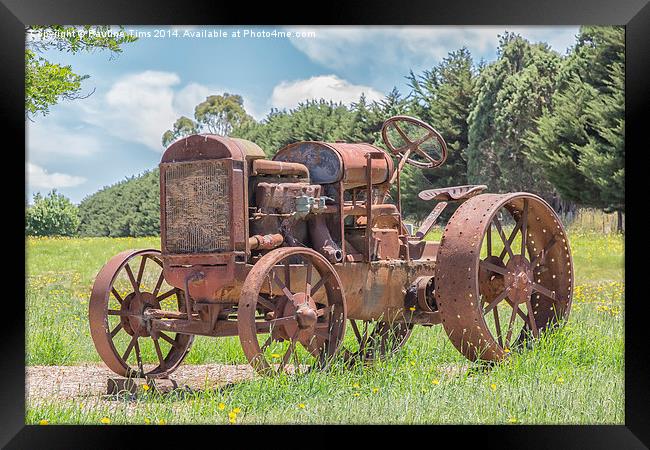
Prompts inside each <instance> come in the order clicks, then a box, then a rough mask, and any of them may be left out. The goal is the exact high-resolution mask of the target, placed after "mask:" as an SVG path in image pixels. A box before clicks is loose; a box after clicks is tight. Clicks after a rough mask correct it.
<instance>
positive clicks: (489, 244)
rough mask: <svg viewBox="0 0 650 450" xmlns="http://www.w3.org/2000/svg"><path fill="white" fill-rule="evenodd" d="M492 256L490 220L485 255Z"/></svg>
mask: <svg viewBox="0 0 650 450" xmlns="http://www.w3.org/2000/svg"><path fill="white" fill-rule="evenodd" d="M490 256H492V222H490V223H488V229H487V257H488V258H489V257H490Z"/></svg>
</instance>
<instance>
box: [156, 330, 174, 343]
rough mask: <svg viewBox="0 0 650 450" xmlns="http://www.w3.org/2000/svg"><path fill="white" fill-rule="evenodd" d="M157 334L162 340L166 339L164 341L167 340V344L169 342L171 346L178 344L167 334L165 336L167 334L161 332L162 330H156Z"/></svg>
mask: <svg viewBox="0 0 650 450" xmlns="http://www.w3.org/2000/svg"><path fill="white" fill-rule="evenodd" d="M158 336H160V337H161V338H162V340H163V341H166V342H167V343H168V344H170V345H171V346H172V347H176V346H177V345H178V344H177V343H176V341H175V340H174V339H172V338H170V337H169V336H167V335H166V334H165V333H163V332H162V331H159V332H158Z"/></svg>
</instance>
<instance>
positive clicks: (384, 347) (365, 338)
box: [344, 320, 413, 363]
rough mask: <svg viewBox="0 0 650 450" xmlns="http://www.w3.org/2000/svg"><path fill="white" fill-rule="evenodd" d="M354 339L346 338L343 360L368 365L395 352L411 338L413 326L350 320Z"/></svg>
mask: <svg viewBox="0 0 650 450" xmlns="http://www.w3.org/2000/svg"><path fill="white" fill-rule="evenodd" d="M349 322H350V327H351V329H352V331H353V333H354V339H351V338H348V341H350V343H349V344H348V343H346V345H345V350H344V358H345V360H347V361H349V362H354V361H361V362H363V363H369V362H372V361H375V360H376V359H380V358H383V357H385V356H389V355H392V354H394V353H395V352H397V351H398V350H399V349H400V348H401V347H402V346H403V345H404V344H405V343H406V341H407V340H408V338H409V337H410V336H411V331H412V330H413V324H408V323H405V322H397V321H395V322H391V323H389V322H387V321H383V320H376V321H368V320H362V321H358V320H350V321H349Z"/></svg>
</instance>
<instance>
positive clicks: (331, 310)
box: [89, 116, 572, 377]
mask: <svg viewBox="0 0 650 450" xmlns="http://www.w3.org/2000/svg"><path fill="white" fill-rule="evenodd" d="M404 124H410V125H416V126H419V127H421V128H422V129H423V130H424V132H425V133H424V135H422V136H421V137H417V136H415V137H413V136H412V135H411V134H407V133H406V132H404V130H402V128H401V127H402V126H404ZM389 127H392V128H391V129H393V131H396V132H397V133H398V136H399V137H400V139H401V141H402V144H403V145H401V146H397V145H394V144H391V143H390V142H387V145H388V147H389V148H391V149H392V151H393V152H394V154H395V155H396V157H397V159H398V163H397V164H394V162H393V159H392V157H391V156H390V155H389V153H386V152H384V151H383V150H381V149H380V148H378V147H375V146H373V145H370V144H347V143H340V142H336V143H326V142H318V141H308V142H298V143H295V144H291V145H288V146H286V147H284V148H282V149H280V150H279V151H278V152H277V153H276V155H275V157H274V158H273V160H268V159H265V155H264V152H263V151H262V149H260V148H259V147H258V146H257V145H255V144H254V143H252V142H249V141H245V140H243V139H235V138H227V137H221V136H214V135H193V136H189V137H186V138H183V139H180V140H178V141H176V142H175V143H173V144H172V145H171V146H170V147H169V148H168V149H167V150H166V151H165V153H164V155H163V157H162V159H161V163H160V206H161V208H160V210H161V252H157V251H154V250H146V251H135V252H125V253H121V254H120V255H117V256H116V257H115V258H113V259H112V260H110V261H109V263H107V265H106V266H105V267H104V268H103V269H102V270H101V271H100V273H99V275H98V276H97V279H96V282H95V285H94V287H93V293H92V296H91V302H90V317H89V318H90V326H91V333H92V337H93V340H94V342H95V345H96V347H97V350H98V353H99V354H100V356H101V357H102V359H103V360H104V361H105V362H106V364H107V365H108V366H109V367H110V368H111V369H112V370H113V371H115V372H117V373H119V374H121V375H139V376H148V377H164V376H168V375H169V374H170V373H171V372H172V371H173V370H175V369H176V368H177V367H178V365H179V364H180V362H181V361H182V359H183V358H184V356H185V355H186V354H187V352H188V351H189V348H190V345H191V342H192V336H194V335H205V336H234V335H238V336H239V337H240V341H241V343H242V347H243V349H244V353H245V354H246V356H247V358H248V359H249V361H250V362H251V364H252V365H253V366H254V367H255V368H256V369H257V370H258V371H260V372H263V373H269V372H273V371H274V370H275V371H284V370H287V368H288V367H292V368H293V369H292V370H294V371H297V370H300V368H301V367H302V363H301V362H300V361H298V360H297V357H298V356H297V355H298V353H299V352H298V351H297V350H296V346H297V345H300V346H302V347H304V348H305V349H306V350H307V353H308V354H310V355H312V356H313V358H315V362H314V363H313V364H312V365H313V366H318V367H325V366H326V365H327V364H328V363H329V361H330V360H331V358H332V357H334V356H335V355H336V354H339V353H342V354H343V355H344V356H345V357H346V358H349V359H351V360H354V359H362V360H364V361H367V360H372V359H375V358H376V357H379V356H382V355H387V354H389V353H392V352H394V351H396V350H397V349H398V348H400V347H401V346H402V345H403V344H404V343H405V342H406V340H407V339H408V337H409V336H410V334H411V330H412V328H413V326H414V325H425V326H432V325H436V324H440V323H442V324H443V326H444V328H445V330H446V331H447V333H448V334H449V336H450V338H451V340H452V342H453V343H454V345H455V346H456V347H457V348H458V349H459V351H461V352H462V353H463V354H465V355H466V356H467V357H468V358H470V359H477V358H479V357H480V358H483V359H490V360H498V359H501V358H503V357H504V356H505V355H506V353H507V350H506V349H507V347H508V346H509V345H511V342H510V341H511V337H512V333H513V331H511V330H509V329H508V330H507V336H506V338H507V339H505V340H504V338H503V336H501V330H500V329H499V331H498V333H496V334H495V332H494V331H492V330H491V329H490V327H489V326H488V324H487V322H486V321H485V320H484V319H483V316H484V314H483V313H484V312H485V311H484V310H483V307H485V308H488V310H487V312H488V313H489V312H493V311H497V309H498V308H497V307H496V305H497V304H500V303H502V302H503V303H505V304H507V305H510V306H511V307H512V311H513V312H512V316H514V317H523V318H524V319H522V320H523V321H524V326H523V328H522V330H521V331H520V333H519V335H518V341H521V340H523V339H524V337H525V335H526V327H528V329H529V331H530V332H531V333H532V334H533V335H534V337H537V335H539V332H540V331H541V330H542V329H544V328H545V327H547V326H550V325H552V324H553V323H555V322H557V321H559V319H561V318H563V317H566V315H567V314H568V311H569V305H570V298H571V293H570V290H571V287H572V275H571V259H570V252H569V251H568V243H566V242H565V239H566V237H565V235H564V231H563V230H562V229H561V225H560V224H559V221H558V220H557V217H556V216H555V215H554V214H553V213H552V211H550V212H549V207H548V205H546V204H545V203H544V202H543V201H542V200H541V199H539V198H538V197H535V196H532V195H531V194H526V193H515V194H506V195H495V194H484V195H479V194H480V193H481V192H482V191H483V190H484V189H485V186H459V187H453V188H444V189H436V190H430V191H423V192H422V193H421V194H420V197H421V198H422V199H423V200H434V201H439V202H440V203H438V204H437V205H436V207H435V208H433V210H432V213H431V214H430V215H429V217H428V218H427V219H426V220H425V222H424V223H423V224H422V226H421V227H420V229H419V230H418V232H417V233H416V234H415V235H409V233H408V232H407V229H406V227H405V226H404V224H403V223H402V214H401V201H400V195H401V194H400V191H399V171H400V170H401V169H402V168H403V166H404V164H405V163H408V164H413V165H416V166H418V167H421V166H422V164H424V165H425V166H426V167H436V166H438V165H440V164H442V163H443V162H444V159H445V158H446V144H444V140H443V139H442V137H441V136H440V135H439V134H438V133H437V132H436V131H435V130H434V129H433V128H431V127H430V126H428V125H426V124H423V123H422V122H420V121H419V120H417V119H413V118H405V117H403V116H396V117H394V118H391V119H390V120H388V121H387V122H386V124H385V126H384V129H383V134H384V135H385V134H386V130H387V129H388V128H389ZM429 141H434V142H437V145H439V146H441V148H442V153H441V156H440V157H439V158H437V157H433V156H431V155H429V154H428V153H427V151H425V150H423V148H422V146H423V145H424V144H426V143H427V142H429ZM416 155H420V156H419V157H420V158H424V159H425V161H426V162H424V163H422V162H421V161H420V162H418V161H417V159H413V158H416ZM395 181H396V182H397V183H398V185H397V187H398V189H397V202H396V204H392V203H387V202H386V200H387V193H388V190H389V189H390V187H391V185H392V184H393V182H395ZM451 201H457V202H461V203H462V205H461V206H460V207H459V208H458V210H457V211H456V213H455V214H454V216H453V217H452V219H451V220H450V222H449V224H448V225H447V228H446V229H445V232H444V235H443V239H442V241H441V242H434V241H427V240H425V239H424V237H425V235H426V234H427V232H428V231H429V230H430V229H431V227H432V226H433V224H434V223H435V222H436V220H437V218H438V217H439V215H440V213H441V212H442V210H443V209H444V207H445V206H446V204H447V202H451ZM503 211H506V212H507V213H508V214H510V215H511V216H512V220H513V221H514V224H515V226H514V228H513V231H512V235H511V237H510V238H508V237H507V236H506V233H505V232H504V231H503V227H502V225H501V223H500V222H499V220H501V219H500V217H502V216H501V214H502V212H503ZM524 211H525V212H524ZM497 222H498V223H499V224H498V226H497V225H495V227H496V228H498V230H499V232H498V235H497V237H498V238H499V239H501V240H502V241H503V244H504V246H505V248H504V249H503V251H502V252H501V253H499V254H493V253H492V248H491V247H490V245H491V239H492V232H491V230H492V225H491V224H496V223H497ZM517 233H519V235H520V236H526V235H527V234H528V235H529V236H526V238H524V239H523V240H524V245H523V247H522V248H521V250H522V251H521V252H519V253H517V254H515V253H514V252H513V251H512V248H511V247H512V246H513V245H514V242H515V240H514V236H515V235H517ZM547 233H548V234H547ZM488 236H489V237H488ZM551 236H552V237H551ZM484 237H485V239H484ZM486 239H487V241H486ZM551 239H555V240H551ZM560 240H563V242H562V243H561V244H560ZM485 242H487V245H488V247H489V249H490V252H489V253H488V256H487V257H486V259H485V260H483V259H481V258H482V256H481V246H482V245H483V246H484V245H485ZM556 244H557V245H556ZM563 249H564V250H566V251H564V250H563ZM494 253H497V252H496V251H495V252H494ZM549 258H550V259H551V260H552V261H549ZM148 261H150V262H149V263H147V262H148ZM567 263H568V265H567ZM136 264H137V268H136ZM149 279H150V280H149ZM120 280H121V281H120ZM148 280H149V281H148ZM147 283H149V284H147ZM551 292H554V293H551ZM536 295H537V297H535V296H536ZM540 296H541V297H542V298H539V297H540ZM545 296H546V297H545ZM548 296H552V299H551V300H549V298H550V297H548ZM174 299H175V300H174ZM545 299H546V300H545ZM549 302H550V303H549ZM549 304H552V305H551V306H552V307H553V314H554V315H551V314H550V313H549ZM523 305H527V307H528V309H527V312H526V313H524V312H523V311H522V310H521V309H520V306H523ZM502 306H503V305H501V307H502ZM495 317H496V316H495ZM525 317H529V319H528V322H526V320H525ZM533 317H536V319H537V320H533V319H531V318H533ZM495 320H498V318H497V319H495ZM348 322H349V324H350V328H348V332H352V333H354V336H355V338H356V344H355V345H356V347H355V348H347V347H346V348H345V349H343V350H341V349H339V347H340V346H341V345H342V344H341V343H342V341H343V337H344V335H345V332H346V323H348ZM504 323H508V325H509V328H513V325H512V320H511V321H507V320H504ZM497 334H498V336H497ZM172 335H175V337H172ZM264 336H266V337H264ZM120 339H121V341H120ZM260 339H261V340H264V339H266V340H264V342H263V343H262V342H261V341H260ZM120 342H121V344H120ZM283 342H288V347H285V349H284V350H282V354H281V355H280V356H278V357H275V356H273V355H275V354H276V353H274V352H273V350H272V349H271V348H272V347H273V346H274V345H280V344H282V343H283ZM512 342H513V343H514V341H512ZM145 344H150V345H151V348H150V349H148V350H147V348H146V347H145ZM120 345H122V347H120ZM284 345H286V344H284ZM477 349H478V350H477ZM147 357H150V358H151V361H150V362H147V361H145V360H146V359H147ZM291 360H293V362H292V361H291Z"/></svg>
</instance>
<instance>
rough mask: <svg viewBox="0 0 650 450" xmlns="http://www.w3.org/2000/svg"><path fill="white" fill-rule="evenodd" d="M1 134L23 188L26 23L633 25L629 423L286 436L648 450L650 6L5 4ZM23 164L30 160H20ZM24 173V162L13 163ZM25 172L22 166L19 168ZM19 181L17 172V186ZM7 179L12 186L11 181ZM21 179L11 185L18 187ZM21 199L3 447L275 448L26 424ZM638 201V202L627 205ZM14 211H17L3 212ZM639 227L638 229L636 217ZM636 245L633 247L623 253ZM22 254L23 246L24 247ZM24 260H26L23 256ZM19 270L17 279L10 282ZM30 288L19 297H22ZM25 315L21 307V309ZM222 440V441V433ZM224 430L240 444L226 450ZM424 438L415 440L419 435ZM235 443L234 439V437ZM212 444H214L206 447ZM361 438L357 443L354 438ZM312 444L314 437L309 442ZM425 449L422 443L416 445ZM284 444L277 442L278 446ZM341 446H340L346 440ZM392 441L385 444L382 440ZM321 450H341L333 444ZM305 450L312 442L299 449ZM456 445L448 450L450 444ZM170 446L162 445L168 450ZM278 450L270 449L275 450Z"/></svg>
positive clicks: (5, 352)
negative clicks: (645, 274)
mask: <svg viewBox="0 0 650 450" xmlns="http://www.w3.org/2000/svg"><path fill="white" fill-rule="evenodd" d="M0 1H1V3H0V36H1V38H0V62H1V63H2V68H1V70H0V124H1V126H2V129H3V131H4V133H3V144H5V145H4V147H5V148H4V153H3V157H4V158H3V159H4V161H3V163H4V164H2V165H1V166H0V167H3V168H5V177H3V181H4V183H3V185H4V186H5V187H8V188H10V189H11V190H13V189H15V190H18V186H19V183H20V182H21V180H22V182H23V186H24V185H25V184H24V183H25V178H24V173H23V172H21V171H20V170H19V169H13V170H11V169H10V167H11V165H12V164H11V162H10V157H11V156H15V155H19V154H20V152H19V151H18V149H20V148H23V149H24V148H25V128H24V126H25V117H24V97H23V96H24V39H25V34H24V27H25V25H26V24H52V23H57V24H125V25H154V24H205V23H211V24H240V25H251V24H260V25H262V24H276V25H282V24H297V23H306V24H313V25H335V24H350V25H352V24H354V25H363V24H368V25H371V24H377V25H441V24H445V25H580V24H600V25H625V26H626V62H627V64H626V93H625V94H626V95H625V99H626V135H627V136H626V140H627V145H628V148H632V149H635V148H636V149H637V150H634V151H635V152H636V154H635V155H633V158H634V160H633V161H634V162H635V164H627V160H626V172H627V177H626V191H627V194H628V196H631V200H629V201H628V204H634V196H637V197H639V202H638V204H639V206H635V207H633V208H628V209H627V211H626V237H625V241H626V246H625V273H626V275H630V274H632V275H631V276H627V277H626V287H625V290H626V298H627V299H628V301H627V302H626V308H625V394H626V395H625V425H611V426H607V425H602V426H570V425H563V426H545V425H544V426H438V427H426V426H421V427H402V428H399V429H396V428H390V427H374V426H367V427H346V426H337V427H333V428H328V429H323V428H322V427H305V429H306V431H307V436H301V437H295V436H297V434H294V432H297V431H305V429H303V430H291V432H290V433H288V434H285V436H291V438H290V439H291V440H292V441H293V440H294V439H295V440H296V441H297V440H298V439H299V440H300V441H302V442H304V443H306V444H307V445H310V446H311V445H312V444H311V442H313V441H314V440H315V437H316V435H317V434H320V433H323V436H324V437H325V436H332V434H331V433H332V432H333V431H337V432H346V433H347V434H349V435H350V437H351V439H352V440H346V441H345V443H347V444H356V445H364V446H366V445H373V444H374V443H373V442H372V441H374V440H376V441H378V442H380V440H384V439H386V438H385V437H384V436H388V435H391V436H393V437H396V438H397V440H396V441H393V442H394V444H391V445H398V446H409V444H410V445H422V444H421V443H424V444H425V445H431V446H435V445H443V444H442V442H444V441H445V440H447V439H451V441H448V442H452V444H451V445H452V446H453V448H456V447H458V445H461V444H462V445H461V447H465V446H468V447H469V446H480V448H484V447H486V446H488V447H490V446H499V447H502V448H540V449H541V448H553V449H556V448H585V449H587V448H588V449H599V448H621V449H623V448H625V449H627V448H647V445H650V444H649V443H650V427H649V425H650V414H649V413H648V411H649V410H650V389H649V387H648V386H649V384H648V380H649V378H650V376H649V374H650V370H649V367H648V358H647V356H648V353H649V352H648V348H649V347H648V344H647V341H648V339H647V335H646V334H645V333H646V330H647V328H648V326H647V321H648V317H650V314H648V313H649V310H650V306H649V305H650V302H649V301H648V300H647V298H645V297H644V296H643V295H642V283H641V282H640V281H639V280H638V278H636V277H635V276H634V273H635V272H637V271H638V272H641V271H642V270H644V269H645V267H644V266H643V265H642V262H643V261H644V259H647V258H643V257H642V254H641V252H642V251H643V250H644V247H643V246H642V245H640V244H641V243H642V242H644V241H647V237H645V236H644V234H645V235H647V233H643V231H641V227H640V226H639V225H637V224H642V223H643V219H642V218H641V217H637V216H641V215H642V211H643V210H644V208H645V203H644V202H643V197H644V194H645V192H644V189H643V185H640V188H636V187H635V186H634V184H633V182H632V181H630V180H635V179H637V180H638V179H642V178H641V177H642V176H643V174H642V171H643V170H644V169H645V166H644V164H643V156H644V155H642V154H641V153H640V152H642V151H644V146H646V145H647V143H646V139H645V137H646V133H644V131H645V130H644V125H645V124H644V123H643V117H644V116H645V115H644V112H647V109H648V103H649V102H648V100H650V95H649V94H650V92H649V91H650V89H649V87H648V86H650V82H649V81H648V80H650V58H649V56H650V39H649V38H650V5H648V0H629V1H614V0H578V1H573V2H568V1H566V0H552V1H550V0H547V1H539V0H538V1H535V0H501V1H498V0H497V1H491V2H488V1H476V2H471V1H468V0H455V1H453V2H452V1H439V0H435V1H422V0H418V1H412V2H408V3H405V2H395V1H386V0H382V1H376V2H373V3H365V4H362V3H354V4H342V3H339V2H334V1H328V2H323V3H322V4H317V3H310V4H306V3H305V2H303V3H297V4H291V5H290V4H287V3H277V2H266V3H258V2H256V3H253V2H246V3H244V2H215V1H212V2H210V1H202V2H192V3H188V2H178V1H173V0H157V1H153V0H146V1H140V2H138V3H137V4H134V3H133V2H132V1H126V0H112V1H98V0H85V1H84V0H65V1H60V2H53V1H49V2H46V1H44V0H0ZM24 156H25V158H27V155H26V153H25V154H24ZM16 164H21V162H20V161H16ZM23 167H24V166H23ZM15 174H18V175H17V176H15ZM7 175H9V176H7ZM12 177H13V178H12ZM24 196H25V191H23V195H20V194H16V193H13V192H12V193H10V194H6V195H5V196H4V198H5V200H6V201H7V204H6V205H5V208H3V212H4V213H5V217H6V219H5V221H4V222H5V225H6V226H9V227H10V229H11V232H15V233H16V234H17V235H19V236H21V237H22V238H21V237H17V239H15V240H14V239H11V238H10V237H6V238H5V240H6V243H7V244H9V243H15V245H16V248H15V249H11V250H10V248H11V247H9V246H7V245H3V252H5V253H4V256H3V261H4V263H5V264H3V265H4V266H5V270H4V271H3V272H2V273H3V275H5V286H6V287H10V289H8V290H7V291H5V295H4V296H3V297H4V301H5V304H4V305H3V307H2V309H1V310H2V311H6V312H5V314H6V316H4V317H3V319H2V321H1V322H0V323H2V333H1V334H0V336H2V337H1V338H0V343H1V349H2V352H1V353H0V405H1V407H0V408H1V409H0V445H3V446H6V448H16V449H26V448H66V449H70V448H127V447H129V448H130V447H132V446H135V444H136V442H137V441H139V440H141V443H140V444H138V445H137V446H138V447H142V445H147V446H148V447H151V446H154V445H155V446H161V447H160V448H171V449H174V448H175V447H177V446H185V447H187V446H190V445H191V446H199V445H200V446H204V445H215V446H216V445H219V446H221V445H229V446H235V447H234V448H240V447H243V446H246V447H248V446H250V445H255V446H260V445H269V444H270V442H271V441H269V440H267V437H268V435H269V434H272V433H274V431H272V430H271V429H269V430H265V429H264V428H269V427H268V426H266V427H261V428H262V429H260V430H259V432H258V430H256V431H255V432H254V433H249V432H248V431H249V430H248V429H247V427H229V429H227V430H226V429H223V428H220V429H219V430H216V429H215V428H213V427H205V426H192V427H181V426H171V427H146V428H145V427H139V428H135V427H134V426H111V427H99V426H83V427H82V426H56V427H53V426H50V427H38V426H26V425H25V423H24V419H25V418H24V415H25V410H24V408H25V370H24V366H25V322H24V316H23V314H21V313H16V311H19V306H20V305H21V301H20V299H21V298H22V299H23V301H24V298H25V295H24V287H25V286H24V285H21V284H20V283H18V282H17V281H16V280H18V279H19V276H20V272H23V274H24V271H25V265H24V264H23V265H22V266H21V264H20V261H15V260H16V259H18V260H20V259H21V258H20V255H25V247H24V245H22V244H21V242H23V240H22V239H23V238H24V221H21V220H19V219H17V218H20V217H23V218H24V207H25V204H24V203H23V202H22V199H23V198H24ZM628 198H630V197H628ZM9 204H11V205H12V206H13V207H14V208H15V209H9V208H7V207H6V206H8V205H9ZM635 217H636V219H635ZM628 243H631V244H632V245H627V244H628ZM21 246H22V247H21ZM16 255H18V257H16ZM12 267H14V268H17V269H16V272H17V273H16V274H15V275H13V274H10V273H11V272H10V269H11V268H12ZM21 287H22V289H21ZM22 305H23V306H24V304H22ZM215 431H217V433H215ZM225 432H228V434H229V435H231V436H229V437H234V438H235V441H233V442H227V441H226V440H225V439H224V436H225V435H224V434H223V433H225ZM413 433H417V434H418V436H412V434H413ZM233 435H234V436H233ZM201 437H205V438H206V439H207V441H205V442H200V441H199V438H201ZM354 438H356V439H354ZM305 439H307V440H306V441H305ZM420 439H422V440H420ZM275 442H278V441H275ZM341 442H344V441H341ZM385 442H387V441H385ZM323 443H324V444H326V445H327V444H328V443H329V445H338V444H337V443H336V441H335V440H332V441H329V442H327V441H323ZM303 445H304V444H303ZM444 445H449V444H444ZM163 446H164V447H163ZM272 446H273V445H272Z"/></svg>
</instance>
